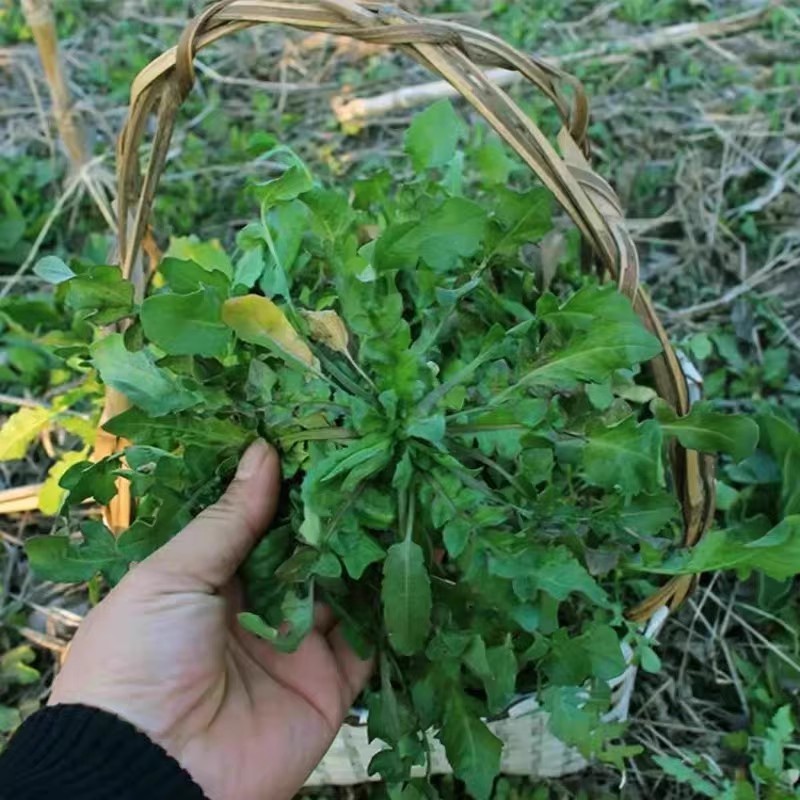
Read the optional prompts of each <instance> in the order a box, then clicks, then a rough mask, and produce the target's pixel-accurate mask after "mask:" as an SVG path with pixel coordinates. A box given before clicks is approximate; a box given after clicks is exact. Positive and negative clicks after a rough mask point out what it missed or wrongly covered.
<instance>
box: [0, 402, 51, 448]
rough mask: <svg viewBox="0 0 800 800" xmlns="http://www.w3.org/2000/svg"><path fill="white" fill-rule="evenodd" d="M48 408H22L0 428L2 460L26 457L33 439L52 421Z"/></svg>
mask: <svg viewBox="0 0 800 800" xmlns="http://www.w3.org/2000/svg"><path fill="white" fill-rule="evenodd" d="M51 416H52V414H51V412H50V411H48V410H47V409H46V408H39V407H38V406H35V407H33V408H21V409H20V410H19V411H17V412H16V413H15V414H12V415H11V416H10V417H9V418H8V419H7V420H6V423H5V425H3V427H2V428H0V461H13V460H14V459H17V458H24V457H25V453H27V452H28V447H30V445H31V443H32V442H33V440H34V439H35V438H36V437H37V436H38V435H39V434H40V433H41V431H42V430H44V428H45V427H46V426H47V424H48V423H49V422H50V417H51Z"/></svg>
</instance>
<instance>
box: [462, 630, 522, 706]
mask: <svg viewBox="0 0 800 800" xmlns="http://www.w3.org/2000/svg"><path fill="white" fill-rule="evenodd" d="M464 663H465V664H466V665H467V667H468V668H469V669H470V670H472V672H473V673H474V674H475V675H476V676H477V677H478V678H480V679H481V681H482V682H483V687H484V689H485V691H486V702H487V705H488V707H489V713H491V714H499V713H500V712H501V711H503V710H504V709H505V708H506V707H507V706H508V704H509V703H510V702H511V700H512V699H513V697H514V692H515V690H516V684H517V657H516V655H515V654H514V647H513V645H512V643H511V637H510V636H508V637H506V640H505V641H504V642H503V644H501V645H497V646H496V647H486V646H485V644H484V642H483V639H481V638H480V637H474V638H473V642H472V644H471V645H470V649H469V650H468V651H467V653H466V654H465V656H464Z"/></svg>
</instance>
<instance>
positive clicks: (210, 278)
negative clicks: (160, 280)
mask: <svg viewBox="0 0 800 800" xmlns="http://www.w3.org/2000/svg"><path fill="white" fill-rule="evenodd" d="M158 271H159V272H160V273H161V274H162V275H163V276H164V278H165V279H166V281H167V283H168V284H169V287H170V289H172V291H173V292H177V293H178V294H191V293H192V292H196V291H198V290H200V289H202V288H203V287H207V288H209V289H215V290H216V291H217V292H219V293H220V295H221V296H222V297H227V296H228V294H229V292H230V289H231V282H230V279H229V278H228V276H227V274H226V273H225V272H222V271H221V270H219V269H211V268H207V267H202V266H201V265H200V264H197V263H195V262H194V261H186V260H183V259H180V258H174V257H172V256H170V257H168V258H164V259H162V261H161V263H160V264H159V265H158Z"/></svg>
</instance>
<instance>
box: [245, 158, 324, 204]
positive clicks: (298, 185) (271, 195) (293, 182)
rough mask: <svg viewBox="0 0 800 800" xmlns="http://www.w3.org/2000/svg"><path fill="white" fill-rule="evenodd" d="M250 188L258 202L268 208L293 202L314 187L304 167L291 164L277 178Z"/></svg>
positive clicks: (254, 184) (255, 184)
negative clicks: (289, 201)
mask: <svg viewBox="0 0 800 800" xmlns="http://www.w3.org/2000/svg"><path fill="white" fill-rule="evenodd" d="M252 187H253V191H254V193H255V196H256V197H257V198H258V200H259V202H260V203H263V204H264V205H265V206H267V207H270V206H274V205H275V204H276V203H283V202H286V201H288V200H294V199H295V198H296V197H299V196H300V195H301V194H304V193H305V192H308V191H310V190H311V189H312V188H313V187H314V182H313V181H312V179H311V175H310V174H309V172H308V170H307V169H305V167H303V166H301V165H300V164H292V165H291V166H290V167H288V168H287V170H286V172H284V173H283V175H281V176H280V177H279V178H273V179H272V180H269V181H264V182H263V183H253V184H252Z"/></svg>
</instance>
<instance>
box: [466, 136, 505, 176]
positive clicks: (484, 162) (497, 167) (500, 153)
mask: <svg viewBox="0 0 800 800" xmlns="http://www.w3.org/2000/svg"><path fill="white" fill-rule="evenodd" d="M475 159H476V161H477V164H478V169H479V170H480V173H481V177H482V178H483V182H484V183H486V184H487V185H489V186H495V185H497V184H505V183H507V181H508V176H509V175H510V174H511V170H512V169H513V167H514V162H513V161H512V160H511V159H510V158H509V157H508V155H506V149H505V147H504V146H503V143H502V142H501V141H500V139H499V138H498V137H497V136H490V137H489V138H488V139H487V141H486V143H485V144H483V145H482V146H481V147H480V148H479V149H478V151H477V152H476V153H475Z"/></svg>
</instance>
